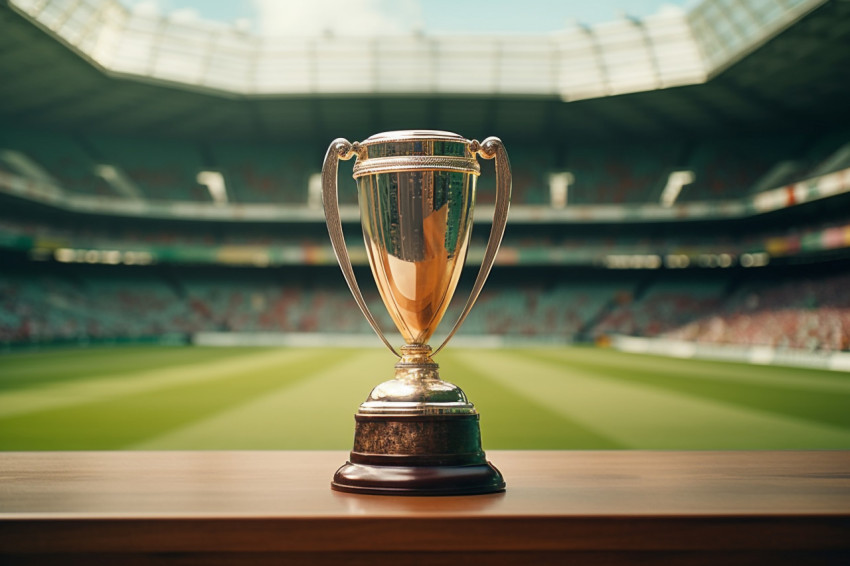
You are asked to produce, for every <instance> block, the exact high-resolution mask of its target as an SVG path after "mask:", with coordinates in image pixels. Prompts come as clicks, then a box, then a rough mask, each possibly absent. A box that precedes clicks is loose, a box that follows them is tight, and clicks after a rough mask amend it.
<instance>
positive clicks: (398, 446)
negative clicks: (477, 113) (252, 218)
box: [322, 130, 511, 495]
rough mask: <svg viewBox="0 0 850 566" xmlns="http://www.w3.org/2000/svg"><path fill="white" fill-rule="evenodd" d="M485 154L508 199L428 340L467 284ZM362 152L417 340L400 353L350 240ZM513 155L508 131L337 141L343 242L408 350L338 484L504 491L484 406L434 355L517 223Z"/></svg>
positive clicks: (401, 325)
mask: <svg viewBox="0 0 850 566" xmlns="http://www.w3.org/2000/svg"><path fill="white" fill-rule="evenodd" d="M476 156H481V157H483V158H484V159H495V160H496V161H495V165H496V185H497V190H496V207H495V212H494V216H493V224H492V228H491V231H490V239H489V241H488V243H487V248H486V250H485V252H484V260H483V262H482V264H481V268H480V270H479V272H478V276H477V278H476V280H475V283H474V284H473V287H472V293H471V294H470V296H469V298H468V300H467V302H466V305H465V307H464V309H463V311H462V312H461V314H460V316H459V317H458V320H457V322H456V323H455V325H454V327H453V328H452V329H451V331H450V332H449V334H448V336H447V337H446V339H445V341H444V342H443V343H442V344H441V345H440V346H439V347H438V348H437V349H436V350H435V351H433V352H432V350H431V347H430V346H429V345H428V340H429V339H430V338H431V336H432V334H433V333H434V331H435V330H436V328H437V325H439V323H440V320H441V319H442V318H443V314H444V313H445V312H446V308H448V306H449V302H450V301H451V298H452V295H453V294H454V291H455V288H456V287H457V283H458V279H459V278H460V274H461V271H462V269H463V265H464V262H465V260H466V253H467V248H468V246H469V238H470V235H471V233H472V212H473V206H474V203H475V184H476V180H477V177H478V176H479V175H480V167H479V165H478V161H477V159H476ZM352 157H356V158H357V161H356V162H355V165H354V178H355V179H356V180H357V191H358V200H359V203H360V220H361V224H362V226H363V237H364V239H365V242H366V250H367V255H368V258H369V265H370V266H371V268H372V274H373V275H374V277H375V281H376V283H377V287H378V291H379V292H380V294H381V298H382V299H383V301H384V305H385V306H386V308H387V310H388V311H389V314H390V317H391V318H392V320H393V321H394V322H395V325H396V326H397V327H398V330H399V332H401V335H402V337H403V338H404V340H405V342H406V343H407V344H406V345H405V346H402V347H401V353H398V352H397V351H396V349H395V348H393V346H392V344H390V342H389V340H387V338H386V336H384V334H383V332H382V331H381V329H380V328H379V326H378V324H377V322H376V321H375V319H374V317H373V316H372V314H371V312H369V308H368V307H367V306H366V302H365V300H364V299H363V295H362V294H361V292H360V289H359V287H358V285H357V281H356V279H355V276H354V271H353V269H352V267H351V260H350V259H349V255H348V250H347V249H346V246H345V240H344V239H343V233H342V223H341V221H340V215H339V201H338V196H337V169H338V163H339V160H340V159H343V160H347V159H350V158H352ZM510 194H511V172H510V165H509V163H508V156H507V153H506V152H505V148H504V146H503V145H502V142H501V141H500V140H499V139H498V138H494V137H491V138H487V139H486V140H484V142H483V143H479V142H478V141H476V140H467V139H465V138H463V137H461V136H459V135H457V134H453V133H450V132H440V131H433V130H414V131H398V132H386V133H382V134H377V135H374V136H372V137H370V138H368V139H366V140H365V141H363V142H360V143H357V142H355V143H350V142H349V141H347V140H345V139H342V138H339V139H336V140H334V141H333V142H332V143H331V145H330V148H328V152H327V154H326V156H325V162H324V166H323V167H322V198H323V203H324V208H325V218H326V220H327V224H328V232H329V233H330V238H331V243H332V245H333V249H334V252H335V253H336V257H337V261H338V262H339V265H340V267H341V268H342V273H343V275H344V276H345V280H346V282H347V283H348V287H349V288H350V289H351V293H352V294H353V295H354V299H355V301H356V302H357V305H358V306H359V307H360V310H361V311H363V314H364V315H365V317H366V319H367V320H368V321H369V324H370V325H371V326H372V328H373V329H374V330H375V332H376V333H377V334H378V336H379V337H380V338H381V340H383V342H384V344H386V345H387V347H388V348H389V349H390V350H391V351H392V352H393V353H394V354H395V355H396V356H398V357H399V358H400V360H399V362H398V363H397V364H396V366H395V378H394V379H391V380H390V381H387V382H384V383H382V384H380V385H378V386H377V387H375V389H373V390H372V392H371V394H370V395H369V397H368V398H367V399H366V401H365V402H364V403H363V404H361V405H360V409H359V411H358V412H357V414H356V415H355V422H356V424H355V433H354V448H353V450H352V451H351V454H350V459H349V461H348V462H346V463H345V465H343V466H342V467H341V468H340V469H339V470H337V472H336V474H335V475H334V478H333V481H332V483H331V487H332V488H333V489H335V490H338V491H346V492H354V493H367V494H388V495H393V494H398V495H466V494H478V493H491V492H497V491H503V490H504V489H505V482H504V479H503V478H502V475H501V474H500V473H499V471H498V470H497V469H496V468H495V467H493V466H492V465H491V464H490V463H489V462H488V461H487V460H486V458H485V455H484V451H483V450H482V449H481V433H480V429H479V425H478V418H479V417H478V413H477V412H476V410H475V407H474V406H473V405H472V403H470V402H469V401H468V400H467V398H466V395H465V394H464V393H463V391H461V389H460V388H459V387H457V386H456V385H453V384H451V383H448V382H445V381H443V380H442V379H440V375H439V372H438V367H439V366H438V365H437V364H436V363H434V360H433V356H434V355H436V354H437V352H439V351H440V350H441V349H442V348H443V347H444V346H445V345H446V343H447V342H448V341H449V340H450V339H451V337H452V336H453V335H454V333H455V332H456V331H457V329H458V328H459V327H460V325H461V324H462V323H463V321H464V319H465V318H466V316H467V314H469V311H470V309H471V308H472V306H473V304H475V301H476V299H477V298H478V295H479V294H480V293H481V289H482V287H483V286H484V281H485V280H486V279H487V276H488V275H489V273H490V269H491V268H492V266H493V261H494V260H495V257H496V252H497V251H498V249H499V245H500V243H501V241H502V235H503V234H504V231H505V223H506V222H507V216H508V207H509V205H510Z"/></svg>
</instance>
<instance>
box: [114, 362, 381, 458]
mask: <svg viewBox="0 0 850 566" xmlns="http://www.w3.org/2000/svg"><path fill="white" fill-rule="evenodd" d="M339 353H341V354H342V356H341V357H339V358H334V359H333V360H332V363H329V364H326V365H324V366H316V367H314V368H312V369H313V371H312V372H310V373H305V374H304V375H303V376H302V377H303V378H302V379H299V380H297V381H292V382H287V383H285V384H282V385H281V386H280V387H278V388H277V389H274V390H271V391H269V392H268V393H266V394H265V395H263V396H261V397H257V398H255V399H251V400H248V401H247V402H245V403H241V404H237V405H233V406H228V407H224V408H223V409H222V410H221V411H219V412H218V413H215V414H212V415H209V416H207V417H205V418H202V419H199V420H196V421H193V422H191V423H187V424H186V425H185V426H182V427H180V428H176V429H173V430H170V431H167V432H165V433H164V434H161V435H158V436H154V437H151V438H148V439H146V440H144V441H143V442H141V443H138V444H135V445H132V446H128V448H132V449H144V450H189V449H192V450H232V449H240V450H304V449H312V450H350V449H351V447H352V439H353V436H354V413H355V412H357V407H358V405H359V404H360V403H361V402H363V401H364V400H365V399H366V396H367V395H368V394H369V392H370V391H371V390H372V388H373V387H374V386H376V385H377V384H378V383H379V382H380V381H385V380H387V379H390V378H392V375H393V369H392V367H393V364H394V361H393V360H394V358H393V357H392V355H390V354H389V353H388V352H385V351H383V350H343V351H339ZM340 464H342V462H340Z"/></svg>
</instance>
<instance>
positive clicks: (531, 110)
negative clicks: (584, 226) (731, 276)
mask: <svg viewBox="0 0 850 566" xmlns="http://www.w3.org/2000/svg"><path fill="white" fill-rule="evenodd" d="M139 18H141V19H139ZM0 26H2V29H3V30H4V33H3V34H2V35H0V76H3V77H4V79H5V80H4V81H3V84H0V121H2V122H5V123H8V124H22V125H26V126H28V127H46V128H59V129H78V130H86V131H104V132H112V133H126V134H132V135H156V136H188V137H199V136H201V137H207V136H209V137H230V138H251V139H258V140H262V139H269V140H274V139H304V138H307V139H310V140H316V139H329V138H333V137H336V136H338V135H345V136H350V137H356V136H360V135H362V136H365V135H369V134H371V133H374V132H375V131H381V130H388V129H396V128H406V127H423V126H427V127H433V128H439V129H449V130H454V131H459V132H461V133H464V134H465V135H469V136H471V137H472V136H484V135H488V134H490V133H498V135H500V136H501V137H503V138H514V139H533V138H541V137H543V138H546V139H553V138H556V137H558V136H579V137H582V138H586V137H610V136H629V135H635V136H647V135H649V136H653V135H658V136H693V135H703V134H717V133H728V132H730V130H731V131H740V130H742V129H749V128H751V129H754V130H758V131H765V130H770V129H774V128H777V129H788V128H812V127H817V126H819V125H824V124H827V125H828V124H835V123H836V122H842V123H846V120H847V116H848V110H847V105H846V102H845V101H846V100H848V99H850V81H848V80H847V78H846V69H848V68H850V48H849V47H848V46H850V3H849V2H846V1H842V0H826V1H825V0H783V1H781V2H780V1H779V0H706V1H705V2H702V3H700V4H699V5H697V6H696V7H695V8H694V9H693V10H691V11H690V12H688V13H682V12H673V13H666V14H660V15H659V16H657V17H648V18H644V19H643V20H635V19H631V20H623V21H620V22H612V23H610V24H600V25H598V26H593V27H592V28H587V27H585V28H581V27H579V28H575V29H571V30H566V31H564V32H563V33H559V34H554V35H553V34H546V35H541V36H524V37H497V36H493V37H478V38H476V39H475V40H474V41H469V42H468V43H463V44H462V45H461V44H458V43H457V42H456V41H450V40H448V39H447V38H439V37H425V36H415V35H414V36H406V37H403V38H395V39H394V42H395V43H394V44H393V48H392V49H388V48H385V46H384V45H382V44H381V40H377V39H376V40H373V41H365V42H364V41H363V40H362V39H361V40H356V41H355V40H351V39H344V38H337V39H335V38H324V39H322V40H317V39H312V40H306V39H300V40H299V39H293V38H290V39H276V40H267V39H261V38H258V37H253V36H249V35H245V33H244V32H239V31H238V30H235V29H232V28H226V27H221V26H218V27H215V26H213V27H209V26H207V27H205V24H192V25H191V26H187V25H185V24H180V23H178V22H173V21H170V20H167V19H163V18H153V19H151V18H148V19H145V18H144V17H142V16H138V17H137V16H133V15H132V13H130V12H128V11H127V10H126V8H124V7H123V6H121V5H120V4H118V3H117V2H114V1H113V0H79V1H74V2H70V1H68V0H52V1H45V0H0ZM450 47H451V48H452V49H453V51H449V48H450ZM411 60H412V61H415V62H416V65H410V64H409V62H410V61H411ZM411 69H413V71H411ZM422 69H426V70H427V72H424V73H423V72H422ZM437 71H439V72H437Z"/></svg>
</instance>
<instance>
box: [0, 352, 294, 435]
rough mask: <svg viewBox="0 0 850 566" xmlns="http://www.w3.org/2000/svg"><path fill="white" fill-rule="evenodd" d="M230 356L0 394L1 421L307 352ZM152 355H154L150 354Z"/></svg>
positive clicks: (220, 374) (197, 380)
mask: <svg viewBox="0 0 850 566" xmlns="http://www.w3.org/2000/svg"><path fill="white" fill-rule="evenodd" d="M230 352H231V354H230V356H228V357H226V358H219V359H215V358H214V359H213V360H207V359H203V361H201V358H198V360H196V363H194V364H188V363H181V364H178V365H174V366H168V365H166V366H163V367H157V368H156V369H146V370H144V371H138V372H136V371H132V370H131V368H129V367H128V368H125V371H124V372H123V373H115V374H109V375H102V374H101V375H96V376H94V377H91V378H76V379H74V380H72V381H61V382H57V383H51V384H43V383H41V384H38V385H36V386H34V387H32V388H30V389H14V390H12V391H7V392H0V418H2V417H9V416H12V415H20V414H24V413H32V412H36V411H46V410H50V409H55V408H59V407H67V406H72V405H77V404H81V403H91V402H95V401H101V400H107V399H113V398H120V397H125V396H128V395H134V394H138V393H143V392H145V391H151V390H157V389H161V388H166V387H172V386H174V385H177V384H189V383H195V384H198V386H200V384H202V383H203V382H205V381H209V380H214V379H219V378H221V377H226V376H228V375H230V374H233V373H247V372H252V371H257V370H262V369H264V368H266V367H269V366H275V365H281V364H284V363H287V362H294V361H297V360H299V359H301V358H303V357H305V356H308V355H309V351H308V350H282V349H277V350H262V351H247V352H246V351H240V350H238V349H234V350H231V351H230ZM151 354H152V355H155V352H154V351H152V352H151Z"/></svg>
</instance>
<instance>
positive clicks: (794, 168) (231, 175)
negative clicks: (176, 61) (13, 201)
mask: <svg viewBox="0 0 850 566" xmlns="http://www.w3.org/2000/svg"><path fill="white" fill-rule="evenodd" d="M848 143H850V132H846V131H835V132H829V133H826V134H823V135H820V136H815V137H812V136H810V135H807V134H805V133H801V134H798V135H784V136H758V137H740V138H731V139H711V140H702V141H699V142H697V143H692V142H683V141H675V140H664V141H649V142H641V143H629V142H623V143H620V144H617V145H616V146H611V145H610V144H599V143H595V142H585V141H583V140H575V141H572V142H571V143H569V144H568V146H567V148H566V149H562V150H556V149H555V148H553V147H551V146H548V145H544V144H539V145H535V144H516V145H515V146H514V147H509V148H508V149H509V154H510V159H511V166H512V171H513V181H514V183H513V184H514V186H513V202H514V203H515V204H519V205H522V204H527V205H547V204H549V203H550V202H551V195H550V188H549V175H550V174H552V173H558V172H569V173H570V174H571V175H572V178H573V180H572V184H571V185H570V188H569V194H568V203H569V204H571V205H575V204H606V205H622V204H625V205H628V204H641V203H657V202H658V201H659V198H660V195H661V191H662V189H663V188H664V185H665V184H666V182H667V177H668V176H669V174H670V173H671V172H672V171H675V170H690V171H693V173H694V181H693V182H692V183H690V184H688V185H685V187H684V188H683V189H682V192H681V194H680V196H679V198H678V200H679V201H680V202H694V201H703V200H724V199H735V198H741V197H743V196H746V195H748V194H750V193H752V192H753V191H760V190H767V189H771V188H776V187H779V186H783V185H784V184H787V183H790V182H794V181H798V180H801V179H804V178H807V177H808V176H811V175H817V174H823V173H826V172H830V171H834V170H836V169H839V168H844V167H847V166H848V165H850V145H848ZM0 150H7V151H8V150H12V151H16V152H20V153H22V154H23V155H25V156H27V157H28V158H29V159H31V160H32V161H33V162H34V163H36V164H37V165H39V166H40V167H42V168H43V169H44V170H45V171H46V172H47V173H48V174H49V175H50V176H51V177H52V178H53V179H55V180H56V182H57V183H58V184H59V185H60V186H61V187H62V188H63V189H64V190H66V191H68V192H70V193H79V194H90V195H99V196H114V197H119V198H126V197H128V191H122V190H116V188H115V186H114V183H112V184H110V183H109V182H107V181H105V180H104V178H103V176H102V175H99V174H98V173H96V167H97V166H98V165H110V166H113V167H115V168H117V169H118V170H119V171H120V172H121V173H122V174H124V175H126V178H127V179H128V180H129V182H130V183H131V184H132V185H133V187H134V188H135V189H137V190H138V191H139V194H138V195H137V196H138V197H140V198H144V199H149V200H154V201H166V202H168V201H180V200H184V201H185V200H188V201H198V202H210V201H211V196H210V193H209V191H208V190H207V188H206V187H204V186H202V185H199V183H198V180H197V174H198V173H199V172H200V171H202V170H214V171H219V172H221V173H222V174H223V175H224V178H225V182H226V185H227V190H228V200H229V201H230V202H234V203H278V204H295V205H305V204H306V203H307V201H308V188H307V187H308V180H309V178H310V176H311V175H312V174H315V173H318V172H319V171H320V169H321V159H322V156H323V153H324V148H319V147H311V146H304V145H297V144H281V143H266V144H259V143H256V142H252V143H237V142H214V143H210V144H202V143H200V142H196V141H179V140H156V139H143V138H124V137H119V136H100V135H87V136H80V135H78V136H74V135H70V134H67V133H63V132H47V131H38V130H32V129H22V130H4V131H2V132H0ZM559 151H560V152H561V154H560V155H559V154H558V152H559ZM481 165H482V175H481V177H480V179H479V202H481V203H492V202H493V201H494V200H495V171H494V169H493V163H492V161H486V160H482V163H481ZM0 167H3V168H4V170H9V169H10V167H9V165H8V164H5V163H3V162H2V161H0ZM350 167H351V163H350V162H348V163H342V164H341V165H340V179H341V180H343V179H348V178H349V177H350ZM13 173H14V171H13ZM343 182H347V181H343ZM352 186H353V185H352ZM340 188H341V190H340V201H341V202H342V203H346V204H350V203H354V202H356V194H355V191H353V190H346V189H345V186H343V185H341V187H340ZM130 192H132V191H130ZM129 196H132V195H129Z"/></svg>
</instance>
